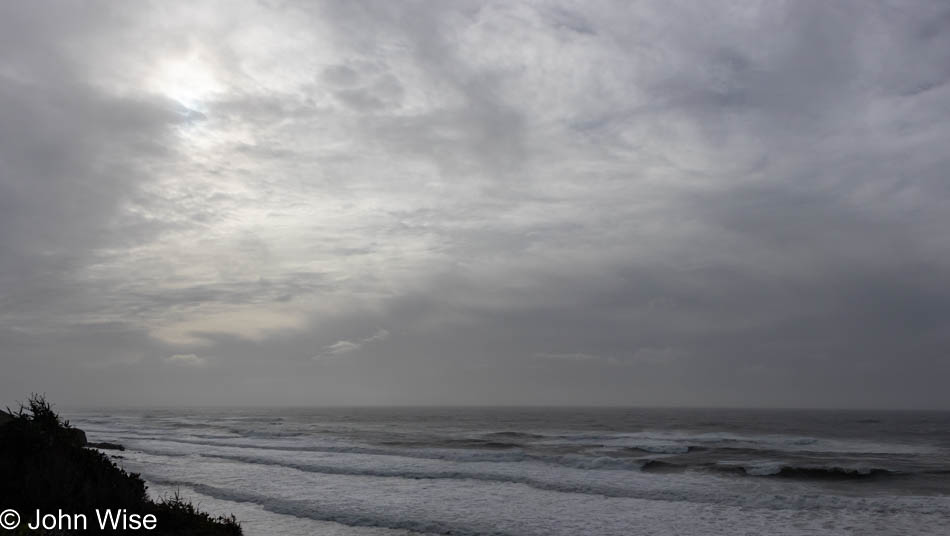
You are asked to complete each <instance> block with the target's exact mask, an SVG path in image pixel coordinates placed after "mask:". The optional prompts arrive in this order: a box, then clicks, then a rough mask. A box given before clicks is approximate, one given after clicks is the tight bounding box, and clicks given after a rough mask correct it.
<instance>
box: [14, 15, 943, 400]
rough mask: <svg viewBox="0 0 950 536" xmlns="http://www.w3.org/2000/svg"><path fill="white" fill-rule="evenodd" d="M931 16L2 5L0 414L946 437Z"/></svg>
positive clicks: (939, 130)
mask: <svg viewBox="0 0 950 536" xmlns="http://www.w3.org/2000/svg"><path fill="white" fill-rule="evenodd" d="M948 29H950V6H948V5H947V4H946V3H943V2H937V1H924V0H921V1H906V2H904V1H902V2H890V1H886V0H881V1H874V2H865V1H843V2H834V3H826V2H810V1H802V2H755V1H741V2H740V1H736V2H721V3H718V2H717V3H697V2H667V1H657V0H644V1H637V2H609V1H604V2H589V3H588V2H585V3H573V2H561V1H550V2H490V1H462V2H451V3H448V2H424V1H423V2H382V1H379V2H375V1H366V2H342V1H341V2H335V1H326V2H296V1H293V0H287V1H273V2H255V1H246V2H245V1H239V2H198V3H192V2H160V3H151V4H145V3H118V2H95V1H94V2H82V3H80V2H59V3H52V2H29V3H17V2H8V3H3V4H2V5H0V403H6V404H7V405H10V406H11V407H12V406H13V405H14V404H15V403H16V401H17V400H25V399H26V398H27V396H29V394H30V393H31V392H41V393H45V394H46V396H47V397H48V399H49V400H50V401H51V402H52V403H54V404H55V405H56V406H57V407H59V408H65V407H79V406H85V407H121V406H126V407H131V406H136V407H156V406H168V407H170V406H175V407H198V406H209V405H210V406H249V407H250V406H271V407H278V406H281V407H288V406H296V407H301V406H305V407H326V406H351V407H352V406H391V405H397V406H486V405H488V406H492V405H497V406H526V405H528V406H530V405H534V406H542V405H543V406H611V407H670V406H673V407H731V408H735V407H742V408H754V407H761V408H769V409H772V408H797V407H807V408H845V409H862V408H866V409H884V408H895V409H925V410H931V409H933V410H950V390H948V389H946V386H945V385H944V384H945V383H946V379H947V378H950V355H948V349H950V285H948V284H947V282H948V281H950V233H948V232H947V229H950V178H948V171H950V152H948V151H947V147H950V31H948Z"/></svg>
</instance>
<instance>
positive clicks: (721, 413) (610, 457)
mask: <svg viewBox="0 0 950 536" xmlns="http://www.w3.org/2000/svg"><path fill="white" fill-rule="evenodd" d="M66 416H67V417H68V418H70V419H71V421H72V422H73V424H75V425H76V426H79V427H80V428H83V429H84V430H85V431H86V433H87V435H88V437H89V439H90V441H109V442H119V443H122V444H123V445H124V446H125V447H126V448H127V450H126V451H124V452H115V451H107V452H108V453H109V454H111V455H116V456H121V457H120V458H118V457H117V458H116V461H117V462H118V463H120V464H121V465H122V466H123V467H125V468H126V469H127V470H129V471H133V472H137V473H140V474H141V475H142V477H143V478H145V479H146V481H148V483H149V486H150V492H151V493H152V494H154V495H156V496H160V495H162V494H167V493H172V492H175V491H179V492H180V493H181V494H182V495H184V496H186V497H189V498H191V499H193V500H194V501H195V502H198V503H200V505H201V507H202V508H204V509H205V510H209V511H212V512H214V513H223V514H226V513H232V512H233V513H234V514H235V515H236V516H237V517H238V518H239V519H240V520H241V521H242V523H243V525H244V527H245V533H246V534H247V535H248V536H255V535H283V534H286V535H298V534H299V535H305V534H306V535H310V534H325V535H334V536H356V535H379V536H383V535H385V536H394V535H416V534H451V535H571V536H575V535H583V534H590V535H605V536H606V535H624V536H629V535H680V536H685V535H716V534H728V535H737V534H756V535H758V534H771V535H792V534H796V535H797V534H822V535H838V534H861V535H871V534H893V535H909V534H912V535H926V534H934V535H946V534H950V413H939V412H931V413H923V412H845V411H772V410H769V411H765V410H762V411H750V410H743V411H739V410H687V409H676V410H672V409H667V410H660V409H566V408H565V409H476V408H465V409H460V408H446V409H418V408H416V409H409V408H393V409H367V408H361V409H229V410H220V409H202V410H199V409H192V410H181V409H164V410H158V409H156V410H136V411H112V410H109V411H101V410H97V411H81V412H78V411H77V412H67V414H66Z"/></svg>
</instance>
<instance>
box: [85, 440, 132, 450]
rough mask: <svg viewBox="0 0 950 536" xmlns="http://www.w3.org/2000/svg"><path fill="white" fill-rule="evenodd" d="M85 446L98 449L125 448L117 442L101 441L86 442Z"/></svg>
mask: <svg viewBox="0 0 950 536" xmlns="http://www.w3.org/2000/svg"><path fill="white" fill-rule="evenodd" d="M86 446H87V447H89V448H93V449H99V450H125V447H123V446H122V445H120V444H118V443H109V442H106V441H103V442H101V443H87V444H86Z"/></svg>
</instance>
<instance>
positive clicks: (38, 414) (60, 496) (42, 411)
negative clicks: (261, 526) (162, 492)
mask: <svg viewBox="0 0 950 536" xmlns="http://www.w3.org/2000/svg"><path fill="white" fill-rule="evenodd" d="M8 413H9V416H10V417H11V418H7V419H5V420H6V421H7V422H6V423H5V424H2V425H0V506H2V507H3V509H6V508H12V509H14V510H16V511H18V512H20V514H21V517H22V518H23V523H24V525H25V523H26V521H27V519H28V518H31V517H30V516H32V515H33V513H34V512H36V510H37V509H39V510H40V511H42V512H45V513H57V512H58V511H60V510H62V511H63V512H65V513H68V514H85V515H86V516H87V518H88V519H89V520H90V524H89V529H90V532H92V533H95V532H97V529H98V527H94V526H93V525H95V519H96V516H95V511H96V509H101V510H105V509H113V510H115V509H118V508H124V509H126V510H127V511H128V512H130V513H138V514H142V515H145V514H154V515H155V516H156V518H157V519H158V527H157V528H156V529H155V530H150V531H148V534H151V535H158V536H161V535H172V534H174V535H181V536H189V535H193V536H240V535H241V534H242V532H241V528H240V525H239V524H238V523H237V521H236V520H235V519H234V517H233V516H231V517H227V518H226V517H213V516H211V515H209V514H206V513H204V512H201V511H199V510H198V509H197V508H195V507H194V506H193V505H191V504H190V503H187V502H185V501H183V500H181V499H180V498H179V497H177V496H176V497H174V498H172V499H165V500H161V501H159V502H157V503H156V502H153V501H151V500H150V499H149V498H148V495H147V494H146V492H145V490H146V486H145V482H144V481H143V480H142V479H141V478H140V477H139V475H138V474H135V473H132V474H129V473H127V472H126V471H124V470H123V469H121V468H120V467H118V466H117V465H116V464H115V463H113V462H112V461H111V460H110V459H109V458H108V457H107V456H106V455H104V454H102V453H101V452H98V451H96V450H93V449H89V448H85V447H84V445H85V434H83V433H82V431H81V430H79V429H77V428H74V427H72V426H71V425H70V424H69V422H68V421H63V420H62V419H60V418H59V416H58V415H57V414H56V413H55V412H54V411H53V409H52V407H51V406H50V404H49V403H48V402H47V401H46V400H45V399H44V398H43V397H42V396H37V395H34V396H32V397H30V400H29V401H28V402H27V403H26V404H23V405H21V406H20V408H19V410H17V411H14V412H9V411H8ZM20 528H21V529H22V528H23V525H21V527H20ZM94 529H95V530H94ZM140 532H141V531H140ZM110 533H112V534H121V533H122V532H121V531H115V532H110ZM34 534H35V532H34ZM46 534H55V532H46Z"/></svg>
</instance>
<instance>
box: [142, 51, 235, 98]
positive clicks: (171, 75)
mask: <svg viewBox="0 0 950 536" xmlns="http://www.w3.org/2000/svg"><path fill="white" fill-rule="evenodd" d="M149 86H150V89H152V90H153V91H155V92H157V93H159V94H161V95H164V96H166V97H168V98H170V99H172V100H174V101H176V102H178V103H179V104H181V105H182V106H184V107H186V108H188V109H191V110H201V108H202V104H203V103H204V102H205V101H206V100H207V99H208V98H209V97H210V96H211V95H213V94H214V93H217V92H220V91H222V90H223V89H224V88H223V86H222V85H221V84H220V83H219V82H218V80H217V78H216V77H215V76H214V68H213V67H212V66H211V65H210V64H209V63H208V62H207V61H205V60H204V59H203V58H202V56H201V54H199V53H197V52H192V53H190V54H188V55H187V56H185V57H178V58H174V59H168V60H165V61H163V62H161V63H159V64H158V66H157V69H156V70H155V73H154V74H153V76H152V77H151V80H150V81H149Z"/></svg>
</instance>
